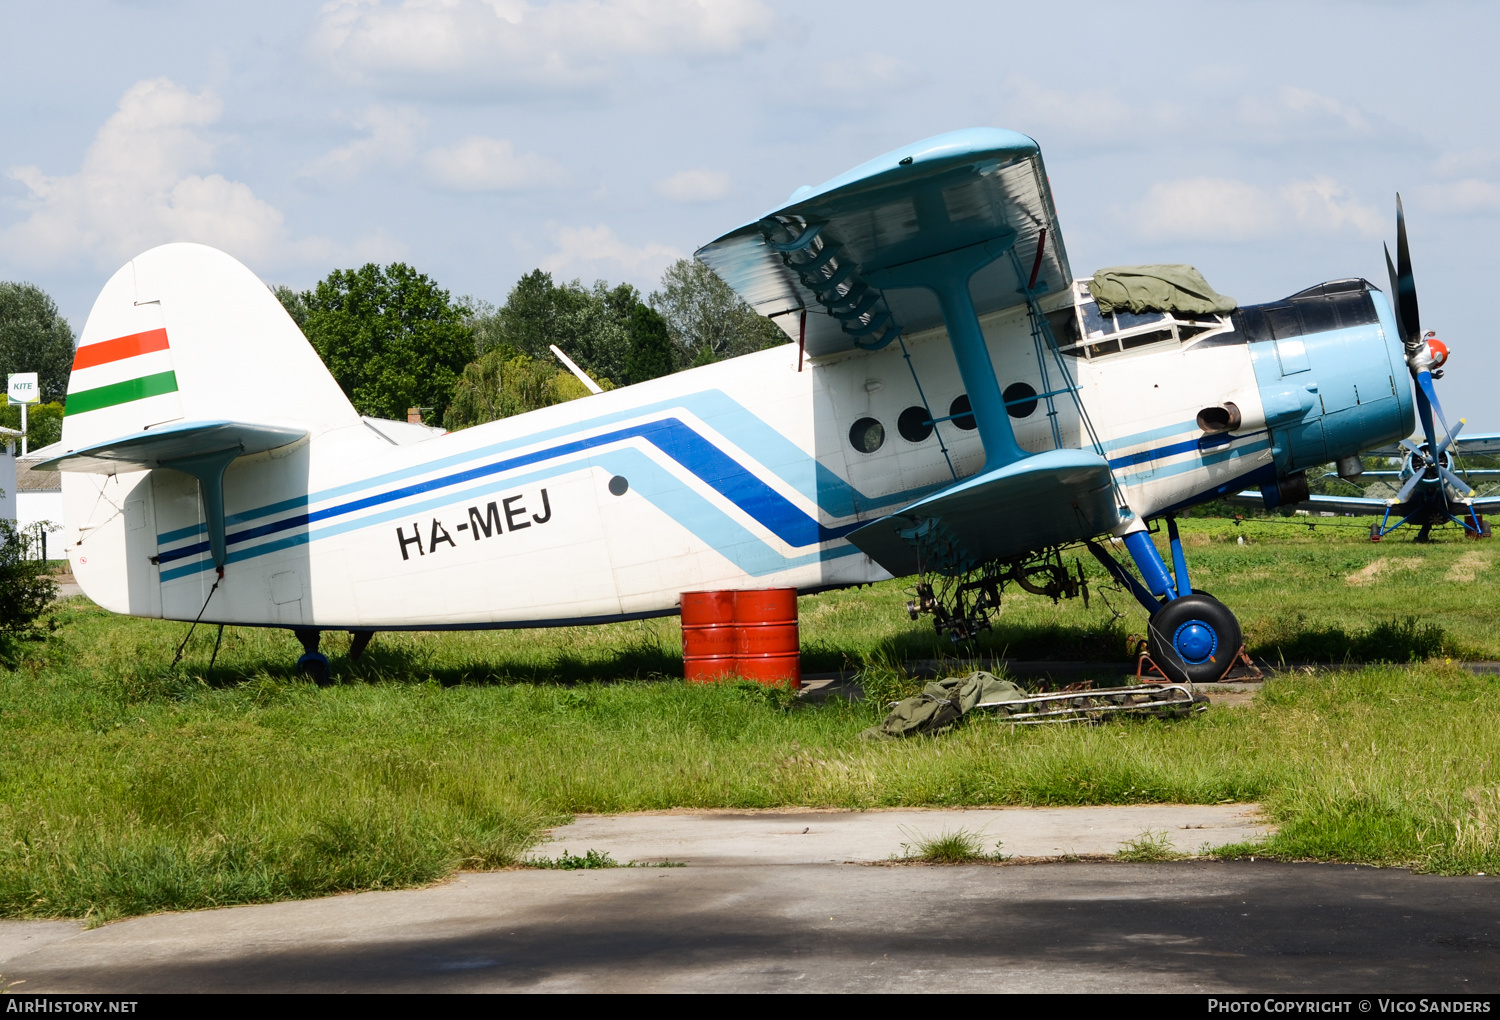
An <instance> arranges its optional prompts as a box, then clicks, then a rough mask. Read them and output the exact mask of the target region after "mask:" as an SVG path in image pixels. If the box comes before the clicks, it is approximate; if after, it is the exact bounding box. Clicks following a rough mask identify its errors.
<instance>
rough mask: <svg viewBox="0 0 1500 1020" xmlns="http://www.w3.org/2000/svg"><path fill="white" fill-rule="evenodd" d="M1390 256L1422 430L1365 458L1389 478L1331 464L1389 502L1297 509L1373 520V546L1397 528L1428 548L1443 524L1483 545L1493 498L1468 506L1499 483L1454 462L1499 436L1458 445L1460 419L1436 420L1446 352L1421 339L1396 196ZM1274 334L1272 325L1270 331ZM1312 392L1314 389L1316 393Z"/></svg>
mask: <svg viewBox="0 0 1500 1020" xmlns="http://www.w3.org/2000/svg"><path fill="white" fill-rule="evenodd" d="M1396 253H1397V262H1398V264H1399V267H1400V268H1399V269H1398V268H1397V266H1396V265H1393V264H1392V262H1391V253H1390V250H1389V249H1387V250H1386V253H1385V262H1386V268H1387V269H1388V270H1389V273H1390V278H1391V292H1392V293H1394V294H1398V295H1400V301H1399V302H1398V306H1397V308H1396V309H1395V317H1396V320H1397V325H1398V328H1399V329H1400V330H1401V334H1402V341H1403V344H1404V347H1405V349H1406V352H1407V362H1408V364H1409V366H1410V368H1411V373H1412V377H1413V380H1414V381H1415V382H1416V384H1417V385H1416V399H1417V409H1418V417H1419V419H1420V421H1421V425H1422V430H1421V432H1419V433H1418V434H1417V435H1415V436H1413V437H1411V438H1410V439H1403V440H1401V441H1400V442H1399V443H1395V444H1392V445H1388V446H1382V447H1378V448H1376V449H1373V450H1369V451H1367V455H1368V456H1373V457H1384V458H1395V459H1399V460H1400V465H1399V467H1397V468H1396V469H1394V470H1383V469H1382V470H1376V471H1367V470H1365V466H1364V462H1363V460H1362V458H1361V457H1359V456H1357V455H1356V456H1351V457H1347V458H1344V459H1342V460H1339V461H1338V463H1337V464H1336V471H1335V472H1334V476H1335V477H1339V478H1343V479H1345V480H1346V481H1355V480H1368V481H1377V482H1378V481H1381V480H1384V479H1391V480H1392V484H1393V485H1394V486H1395V488H1394V491H1392V492H1391V494H1390V495H1389V496H1388V497H1386V498H1377V497H1374V496H1353V495H1348V496H1341V495H1322V494H1319V495H1307V496H1306V498H1305V499H1304V500H1303V501H1302V502H1303V505H1305V506H1306V507H1307V508H1309V509H1311V510H1316V511H1321V512H1326V513H1334V514H1352V515H1356V516H1371V515H1378V516H1379V517H1380V521H1379V522H1377V523H1375V524H1372V525H1370V540H1371V541H1372V542H1378V541H1380V540H1381V539H1382V538H1384V537H1385V536H1386V535H1389V534H1390V533H1391V532H1393V531H1395V530H1396V529H1397V528H1399V527H1401V526H1402V525H1404V524H1414V525H1416V526H1417V527H1418V529H1419V530H1418V532H1417V536H1416V538H1415V541H1417V542H1425V541H1427V536H1428V534H1429V533H1430V532H1431V531H1432V529H1433V528H1434V527H1436V526H1439V525H1443V524H1456V525H1458V526H1459V528H1460V529H1462V533H1463V534H1464V535H1465V537H1468V538H1489V537H1490V526H1489V524H1488V523H1487V522H1486V521H1485V520H1484V514H1485V513H1488V512H1491V511H1492V510H1494V509H1496V508H1500V497H1481V498H1475V497H1476V496H1478V491H1477V483H1479V482H1480V481H1481V480H1482V479H1483V478H1485V477H1489V476H1494V475H1500V470H1495V469H1490V468H1481V467H1473V466H1469V465H1466V464H1465V463H1464V462H1463V461H1462V459H1461V455H1462V454H1464V453H1467V454H1469V455H1470V456H1477V457H1488V456H1493V455H1495V454H1497V453H1500V433H1486V434H1483V435H1470V436H1467V437H1464V438H1463V439H1462V440H1460V434H1461V433H1462V431H1463V428H1464V424H1465V422H1464V420H1463V419H1459V422H1458V425H1457V426H1455V427H1452V428H1450V427H1449V426H1448V422H1447V419H1446V418H1445V416H1444V415H1443V408H1442V405H1441V404H1440V403H1439V402H1438V398H1437V393H1436V391H1435V390H1434V388H1433V381H1434V380H1435V379H1439V378H1441V377H1442V375H1443V365H1444V363H1445V362H1446V361H1447V360H1448V348H1447V346H1446V345H1445V344H1443V343H1442V342H1441V341H1439V340H1438V339H1437V336H1436V334H1435V333H1432V332H1428V333H1426V334H1424V333H1422V331H1421V324H1420V313H1419V310H1418V307H1417V294H1416V284H1415V282H1414V280H1413V278H1412V272H1411V255H1410V252H1409V248H1408V244H1407V239H1406V216H1405V213H1404V211H1403V210H1402V208H1401V196H1400V195H1397V196H1396ZM1275 328H1276V327H1275V326H1274V325H1273V326H1272V329H1273V331H1274V330H1275ZM1312 388H1313V389H1314V390H1315V389H1316V387H1315V386H1314V387H1312ZM1320 399H1321V398H1320ZM1434 415H1435V416H1436V420H1437V422H1438V423H1440V424H1441V425H1442V427H1443V433H1444V435H1443V439H1442V441H1441V442H1439V441H1438V440H1437V436H1436V431H1435V426H1434ZM1232 498H1233V500H1234V501H1235V502H1239V503H1245V504H1248V505H1252V506H1255V505H1262V506H1268V507H1269V506H1276V505H1278V503H1281V504H1285V503H1288V502H1290V501H1289V500H1286V499H1280V498H1278V494H1275V493H1269V492H1265V491H1262V492H1260V493H1256V492H1242V493H1239V494H1237V495H1236V496H1235V497H1232Z"/></svg>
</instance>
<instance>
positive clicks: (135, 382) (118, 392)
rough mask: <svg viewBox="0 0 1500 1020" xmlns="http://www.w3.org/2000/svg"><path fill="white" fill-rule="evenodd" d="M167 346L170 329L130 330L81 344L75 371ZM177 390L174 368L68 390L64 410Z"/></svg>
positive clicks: (92, 407) (96, 407)
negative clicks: (101, 384) (88, 387)
mask: <svg viewBox="0 0 1500 1020" xmlns="http://www.w3.org/2000/svg"><path fill="white" fill-rule="evenodd" d="M167 349H168V345H167V331H166V330H165V329H152V330H147V331H146V332H144V333H131V334H130V335H129V336H121V337H115V338H114V339H113V340H102V341H100V342H99V343H96V344H89V345H88V346H86V347H80V348H78V352H77V354H75V355H74V357H73V371H74V372H78V371H80V370H82V369H88V368H97V367H99V366H100V365H109V364H113V363H116V362H121V361H124V360H126V359H128V358H135V357H139V356H141V355H143V354H153V353H155V352H157V351H165V350H167ZM158 364H159V362H158ZM175 392H177V373H176V372H173V371H171V370H168V371H166V372H153V373H150V374H147V375H141V376H137V377H136V378H133V379H124V380H121V381H119V382H112V383H109V384H107V385H104V386H95V387H93V388H92V389H87V390H80V391H78V392H77V393H69V394H68V403H67V406H66V407H65V408H64V411H63V413H64V414H67V415H74V414H84V413H86V412H88V411H97V410H99V409H101V408H105V407H114V406H115V405H117V404H128V403H130V402H131V401H132V400H144V399H145V398H146V397H156V396H160V395H161V394H163V393H175Z"/></svg>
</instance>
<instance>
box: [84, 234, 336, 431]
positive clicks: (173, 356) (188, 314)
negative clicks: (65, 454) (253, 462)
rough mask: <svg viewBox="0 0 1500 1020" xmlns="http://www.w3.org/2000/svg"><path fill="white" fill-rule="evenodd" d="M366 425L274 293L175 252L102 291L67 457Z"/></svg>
mask: <svg viewBox="0 0 1500 1020" xmlns="http://www.w3.org/2000/svg"><path fill="white" fill-rule="evenodd" d="M226 419H227V420H231V421H241V422H262V423H267V424H283V423H284V424H289V425H295V426H297V427H299V428H300V429H302V430H304V431H315V430H317V429H319V428H321V427H328V426H334V425H343V424H350V423H354V422H358V421H359V415H358V414H357V413H356V412H355V410H354V408H353V406H352V405H350V403H349V401H348V399H347V398H346V397H345V396H344V393H343V391H342V390H341V389H339V386H338V384H337V383H336V382H334V380H333V377H332V376H331V375H329V373H328V370H327V369H326V368H325V367H324V365H323V362H322V361H321V359H319V357H318V355H317V352H316V351H314V350H313V349H312V346H311V345H310V344H309V343H308V342H307V339H306V338H305V337H304V336H303V335H302V332H301V330H299V329H298V328H297V325H296V323H294V322H293V321H292V319H291V317H290V316H289V315H287V313H286V310H285V309H283V308H282V306H281V302H279V301H278V300H276V296H275V295H274V294H272V293H271V291H270V289H269V288H267V286H266V285H265V284H264V283H262V282H261V281H260V280H259V279H257V278H256V276H255V275H254V274H253V273H251V272H250V270H249V269H247V268H246V267H245V266H243V265H241V264H240V263H239V262H237V261H236V260H235V259H233V258H231V257H230V256H228V255H226V254H224V253H223V252H221V251H217V250H215V249H213V248H208V247H205V246H203V245H198V244H168V245H163V246H161V247H159V248H153V249H151V250H150V251H148V252H145V253H144V254H142V255H139V256H137V257H136V258H135V259H133V260H131V262H130V263H129V264H127V265H126V266H125V267H124V268H122V269H121V270H120V271H119V272H117V273H115V275H114V276H113V277H111V278H110V280H109V282H108V283H107V284H105V286H104V290H103V291H102V292H101V293H100V295H99V298H98V300H97V301H95V302H94V307H93V310H92V311H91V312H90V313H89V319H88V323H87V324H86V325H85V326H84V330H83V334H82V336H81V337H80V338H79V345H78V350H77V353H76V354H75V357H74V360H73V373H72V376H71V377H70V379H69V382H68V400H67V406H66V408H65V416H64V418H63V442H62V444H61V445H62V447H63V448H64V449H69V450H80V449H83V448H86V447H91V446H95V445H97V444H99V443H102V442H106V441H109V440H112V439H115V438H118V437H125V436H131V435H134V434H136V433H139V432H142V431H144V430H147V429H151V428H154V427H158V426H163V425H166V424H169V423H173V422H179V423H180V422H185V421H186V422H191V421H208V420H216V421H222V420H226Z"/></svg>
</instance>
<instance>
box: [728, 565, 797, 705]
mask: <svg viewBox="0 0 1500 1020" xmlns="http://www.w3.org/2000/svg"><path fill="white" fill-rule="evenodd" d="M734 623H735V626H736V628H737V629H738V631H739V634H738V640H737V641H736V643H735V671H736V672H737V673H738V674H739V675H740V676H742V677H744V678H745V679H747V680H758V681H760V682H761V683H781V682H787V681H789V682H790V683H791V685H792V686H793V687H800V686H802V664H801V660H800V658H799V652H800V649H799V642H798V637H797V589H795V588H762V589H759V590H756V591H742V592H737V593H736V595H735V600H734Z"/></svg>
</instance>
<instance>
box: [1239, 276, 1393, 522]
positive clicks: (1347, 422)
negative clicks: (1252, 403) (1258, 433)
mask: <svg viewBox="0 0 1500 1020" xmlns="http://www.w3.org/2000/svg"><path fill="white" fill-rule="evenodd" d="M1234 325H1235V328H1236V330H1237V331H1238V332H1240V333H1243V334H1244V335H1245V337H1246V338H1247V339H1248V340H1249V342H1250V357H1251V363H1252V364H1253V365H1254V368H1255V379H1256V383H1257V385H1258V386H1259V388H1260V396H1261V403H1262V405H1263V406H1264V408H1265V415H1266V429H1267V431H1268V432H1269V433H1270V437H1271V448H1272V453H1273V455H1274V456H1275V460H1276V474H1277V476H1278V477H1280V478H1285V477H1286V476H1288V475H1291V474H1293V473H1295V472H1298V471H1302V470H1304V469H1306V468H1309V467H1314V466H1316V465H1319V464H1326V463H1329V462H1330V461H1337V460H1340V459H1342V458H1344V457H1352V456H1354V455H1355V454H1357V453H1358V452H1359V451H1360V450H1368V449H1370V448H1371V447H1374V446H1379V445H1380V444H1382V443H1388V442H1392V441H1394V440H1399V439H1404V438H1405V437H1406V436H1408V435H1410V434H1411V432H1412V429H1413V428H1414V427H1415V420H1416V419H1415V406H1414V402H1413V398H1412V390H1411V383H1410V382H1409V379H1410V376H1409V374H1408V372H1407V368H1406V361H1405V355H1404V350H1403V348H1402V345H1401V339H1400V337H1399V335H1398V334H1397V332H1396V323H1395V318H1394V316H1392V314H1391V306H1390V302H1389V301H1388V300H1387V299H1386V296H1385V295H1384V294H1382V293H1381V292H1380V291H1378V290H1376V289H1375V288H1373V287H1371V286H1370V285H1369V283H1368V282H1366V281H1364V280H1335V281H1332V282H1330V283H1324V284H1319V285H1318V286H1316V287H1310V288H1308V289H1307V290H1304V291H1301V292H1299V293H1297V294H1293V295H1292V296H1291V297H1289V298H1287V299H1286V300H1284V301H1278V302H1275V303H1274V304H1267V305H1253V306H1250V307H1248V308H1241V309H1239V310H1238V311H1236V312H1235V313H1234ZM1304 495H1305V493H1304ZM1283 501H1285V500H1283ZM1268 502H1269V501H1268Z"/></svg>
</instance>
